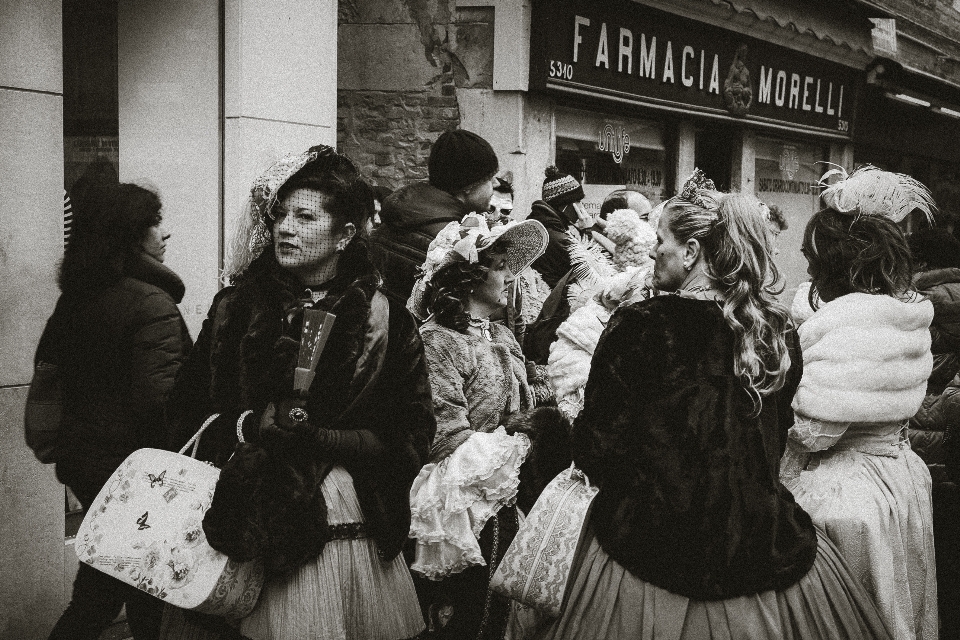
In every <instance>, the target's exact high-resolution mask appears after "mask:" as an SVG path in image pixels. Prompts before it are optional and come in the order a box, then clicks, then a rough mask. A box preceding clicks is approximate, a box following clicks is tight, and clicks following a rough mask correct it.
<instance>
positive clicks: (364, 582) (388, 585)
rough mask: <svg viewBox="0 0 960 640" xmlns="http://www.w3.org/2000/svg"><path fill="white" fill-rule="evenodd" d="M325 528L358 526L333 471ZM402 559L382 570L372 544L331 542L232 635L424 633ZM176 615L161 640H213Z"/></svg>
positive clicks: (293, 637)
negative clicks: (339, 525)
mask: <svg viewBox="0 0 960 640" xmlns="http://www.w3.org/2000/svg"><path fill="white" fill-rule="evenodd" d="M322 491H323V496H324V498H325V500H326V502H327V521H328V523H329V524H331V525H335V524H344V523H354V522H358V523H359V522H363V514H362V512H361V511H360V504H359V501H358V500H357V494H356V491H355V490H354V487H353V480H352V478H351V477H350V474H349V473H347V471H346V470H345V469H343V468H342V467H334V468H333V469H332V470H331V471H330V474H329V475H328V476H327V478H326V479H325V480H324V483H323V485H322ZM424 626H425V625H424V621H423V616H422V614H421V612H420V606H419V604H418V603H417V595H416V591H415V590H414V586H413V580H412V578H411V577H410V571H409V570H408V569H407V566H406V563H405V562H404V560H403V556H402V555H401V556H398V557H397V558H395V559H394V560H392V561H390V562H382V561H381V560H380V559H379V557H378V556H377V546H376V543H375V542H374V541H373V539H372V538H360V539H352V540H331V541H330V542H328V543H327V544H326V546H324V548H323V552H322V553H321V554H320V555H319V556H317V558H316V559H315V560H314V561H312V562H308V563H307V564H305V565H304V566H302V567H300V569H298V570H297V571H296V572H294V573H293V574H292V575H290V576H286V577H284V578H282V579H274V580H271V581H268V582H267V583H266V584H264V586H263V591H262V592H261V593H260V599H259V600H258V601H257V605H256V607H254V609H253V611H252V612H251V613H250V615H249V616H247V617H246V618H244V619H243V620H241V621H240V623H239V631H240V633H242V634H243V636H244V637H247V638H250V639H251V640H402V639H406V638H414V637H416V636H417V635H418V634H419V633H420V632H421V631H422V630H423V629H424ZM218 637H219V634H217V633H215V632H211V631H210V630H208V629H203V628H201V627H200V626H198V625H195V624H192V622H191V620H190V619H189V616H184V615H183V611H182V610H179V609H177V608H176V607H171V606H167V607H166V609H165V611H164V621H163V627H162V629H161V638H163V639H164V640H214V639H215V638H218Z"/></svg>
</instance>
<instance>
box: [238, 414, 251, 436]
mask: <svg viewBox="0 0 960 640" xmlns="http://www.w3.org/2000/svg"><path fill="white" fill-rule="evenodd" d="M251 413H253V411H252V410H251V409H247V410H246V411H244V412H243V413H241V414H240V417H239V418H237V440H239V441H240V442H246V440H244V439H243V420H244V418H246V417H247V416H248V415H250V414H251Z"/></svg>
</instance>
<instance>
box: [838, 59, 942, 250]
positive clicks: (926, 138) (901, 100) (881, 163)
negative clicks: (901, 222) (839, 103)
mask: <svg viewBox="0 0 960 640" xmlns="http://www.w3.org/2000/svg"><path fill="white" fill-rule="evenodd" d="M867 77H868V84H867V86H866V89H865V93H864V95H865V98H866V99H865V100H864V101H863V104H861V106H860V110H859V113H858V121H859V122H860V125H859V126H858V129H857V132H856V136H855V138H854V142H855V144H856V146H855V153H854V159H855V161H856V163H857V164H872V165H875V166H878V167H880V168H882V169H887V170H889V171H898V172H901V173H906V174H908V175H910V176H913V177H914V178H916V179H917V180H919V181H920V182H922V183H923V184H925V185H927V187H928V188H929V189H930V191H931V192H932V194H933V197H934V200H936V202H937V204H938V205H939V208H940V215H941V216H942V217H943V220H942V222H943V223H944V225H945V226H949V227H952V228H953V229H954V230H955V232H956V229H957V227H958V226H960V225H958V224H957V223H958V222H960V145H957V144H956V142H954V141H955V140H957V139H958V136H957V132H958V131H960V86H956V85H953V84H951V83H949V82H947V81H940V80H938V79H936V78H933V77H930V76H922V75H920V74H918V73H910V72H908V71H907V70H905V69H904V68H903V67H900V66H899V65H896V64H895V63H892V62H890V61H881V62H879V63H878V64H876V65H874V66H873V67H872V68H871V69H870V71H869V72H868V76H867ZM948 141H949V142H948ZM919 223H920V220H919V219H914V218H909V219H908V220H907V221H906V227H907V230H908V231H912V230H913V229H915V228H917V226H918V224H919Z"/></svg>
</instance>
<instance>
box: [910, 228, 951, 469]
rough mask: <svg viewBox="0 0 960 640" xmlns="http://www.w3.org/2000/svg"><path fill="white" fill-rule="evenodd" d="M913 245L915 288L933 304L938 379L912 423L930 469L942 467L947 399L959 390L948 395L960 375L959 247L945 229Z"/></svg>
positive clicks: (913, 438)
mask: <svg viewBox="0 0 960 640" xmlns="http://www.w3.org/2000/svg"><path fill="white" fill-rule="evenodd" d="M909 243H910V251H911V253H912V254H913V259H914V261H915V264H916V273H915V274H914V276H913V286H914V287H915V288H916V290H917V291H918V292H920V293H921V294H923V295H924V296H925V297H927V298H928V299H929V300H930V301H931V302H933V323H932V324H931V325H930V337H931V339H932V344H931V347H930V349H931V351H932V352H933V373H931V374H930V379H929V380H928V381H927V395H926V397H925V398H924V400H923V405H921V407H920V410H919V411H918V412H917V415H915V416H914V417H913V418H912V419H911V420H910V446H911V447H913V450H914V451H916V452H917V455H919V456H920V457H921V458H923V461H924V462H926V463H927V464H942V463H943V462H944V454H943V434H944V431H945V430H946V428H947V422H946V417H945V414H944V409H943V405H944V403H945V402H952V401H953V400H952V399H948V397H952V396H953V395H954V394H956V393H957V391H958V389H957V388H956V387H953V388H952V390H949V391H948V386H951V385H949V383H950V381H951V380H952V379H953V378H954V376H955V375H957V373H958V372H960V241H958V240H957V239H956V238H954V237H953V236H952V235H951V234H950V233H949V232H948V231H946V230H945V229H924V230H923V231H919V232H917V233H915V234H913V235H912V236H910V239H909ZM944 396H947V397H944Z"/></svg>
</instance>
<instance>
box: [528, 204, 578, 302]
mask: <svg viewBox="0 0 960 640" xmlns="http://www.w3.org/2000/svg"><path fill="white" fill-rule="evenodd" d="M527 219H528V220H537V221H539V222H540V223H542V224H543V226H544V227H546V228H547V234H548V235H549V236H550V242H549V244H547V250H546V251H545V252H544V254H543V255H542V256H540V257H539V258H537V259H536V260H534V261H533V264H532V265H531V266H532V267H533V268H534V269H535V270H536V271H537V272H538V273H539V274H540V275H541V276H542V277H543V281H544V282H546V283H547V285H549V287H550V288H551V289H553V288H554V287H556V286H557V283H558V282H559V281H560V279H561V278H563V276H565V275H567V272H568V271H570V267H571V264H570V251H569V245H570V236H568V235H567V229H568V228H569V227H570V226H571V225H570V222H569V221H568V220H567V219H566V218H565V217H564V216H563V214H562V213H560V212H559V211H557V210H556V209H554V208H553V207H551V206H550V205H548V204H547V203H546V202H544V201H543V200H537V201H536V202H534V203H533V208H532V209H531V211H530V215H529V216H527Z"/></svg>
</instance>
